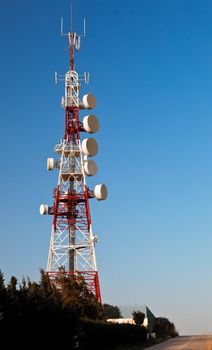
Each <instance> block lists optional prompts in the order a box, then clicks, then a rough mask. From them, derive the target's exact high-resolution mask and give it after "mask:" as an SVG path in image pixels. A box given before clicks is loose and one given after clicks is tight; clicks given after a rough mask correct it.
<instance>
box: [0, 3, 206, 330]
mask: <svg viewBox="0 0 212 350" xmlns="http://www.w3.org/2000/svg"><path fill="white" fill-rule="evenodd" d="M60 17H64V30H68V29H69V28H70V27H69V25H70V6H69V1H68V0H63V1H61V0H60V1H59V0H55V1H49V0H45V1H41V0H37V1H32V0H27V1H26V0H20V1H15V0H10V1H7V2H6V1H5V2H1V5H0V42H1V55H0V101H1V103H0V115H1V128H0V131H1V137H0V146H1V173H0V176H1V210H0V220H1V230H0V268H1V269H2V271H3V272H4V274H5V278H6V280H8V278H9V277H10V276H11V275H12V274H14V275H16V276H17V277H18V278H19V280H21V279H22V277H23V276H27V275H28V276H30V278H31V279H32V280H38V278H39V268H40V267H43V268H45V267H46V261H47V255H48V247H49V240H50V231H51V219H52V218H51V217H41V216H40V215H39V205H40V204H41V203H48V204H50V205H51V203H52V191H53V188H54V187H55V186H56V183H57V174H56V172H52V173H48V172H47V171H46V158H47V157H53V156H54V154H53V148H54V145H55V144H56V143H57V142H58V141H59V139H60V138H61V137H62V134H63V125H64V124H63V121H64V112H63V110H62V108H61V107H60V99H61V96H62V95H63V91H64V90H63V89H64V87H63V84H60V85H57V86H55V85H54V71H55V70H57V71H58V72H59V73H61V74H63V73H65V72H66V71H67V69H68V51H67V50H66V48H67V46H68V44H67V42H66V40H65V39H64V38H61V37H60ZM83 17H86V19H87V36H86V39H85V40H83V42H82V47H81V50H80V53H79V54H77V57H76V70H77V71H78V72H79V73H82V72H84V71H89V72H90V74H91V81H90V84H89V86H84V87H83V88H82V94H84V93H85V92H92V93H94V94H95V95H96V97H97V108H96V110H95V114H96V115H97V116H98V118H99V120H100V123H101V129H100V131H99V133H98V134H96V139H97V140H98V143H99V153H98V156H97V157H96V161H97V164H98V168H99V172H98V174H97V175H96V177H95V178H94V179H91V180H89V185H90V187H91V188H92V186H94V184H95V183H101V182H103V183H106V184H107V185H108V188H109V197H108V200H107V201H105V202H100V203H99V202H95V201H92V203H91V211H92V220H93V227H94V231H95V232H96V233H97V234H98V236H99V238H100V242H99V244H98V245H97V247H96V255H97V264H98V268H99V274H100V283H101V291H102V298H103V302H107V303H111V304H115V305H134V304H137V305H139V304H141V305H143V304H147V305H148V306H149V308H150V309H151V310H152V312H153V313H154V314H155V315H156V316H166V317H168V318H169V319H170V320H172V321H173V322H174V323H175V325H176V327H177V328H178V330H179V331H180V333H181V334H186V333H187V334H189V333H190V334H192V333H193V334H197V333H207V332H212V297H211V296H212V278H211V276H212V274H211V267H212V254H211V246H212V235H211V233H212V216H211V210H212V164H211V154H212V139H211V133H212V99H211V92H212V2H211V1H209V0H204V1H202V0H131V1H129V0H125V1H122V2H121V1H114V0H113V1H112V0H107V1H106V0H90V1H86V0H73V26H74V30H76V31H77V32H81V31H82V18H83ZM81 117H83V113H82V114H81Z"/></svg>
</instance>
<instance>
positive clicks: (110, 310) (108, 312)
mask: <svg viewBox="0 0 212 350" xmlns="http://www.w3.org/2000/svg"><path fill="white" fill-rule="evenodd" d="M103 316H104V319H105V320H106V319H108V318H122V315H121V311H120V309H119V308H118V306H113V305H110V304H103Z"/></svg>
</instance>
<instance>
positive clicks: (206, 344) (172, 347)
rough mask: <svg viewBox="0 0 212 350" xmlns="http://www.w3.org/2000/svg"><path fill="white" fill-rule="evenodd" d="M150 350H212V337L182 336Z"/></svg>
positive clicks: (149, 349)
mask: <svg viewBox="0 0 212 350" xmlns="http://www.w3.org/2000/svg"><path fill="white" fill-rule="evenodd" d="M148 350H212V336H211V335H199V336H197V335H196V336H184V337H183V336H182V337H177V338H174V339H170V340H167V341H165V342H164V343H161V344H158V345H154V346H151V347H149V348H148Z"/></svg>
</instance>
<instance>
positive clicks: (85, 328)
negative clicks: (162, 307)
mask: <svg viewBox="0 0 212 350" xmlns="http://www.w3.org/2000/svg"><path fill="white" fill-rule="evenodd" d="M117 316H118V317H121V312H120V310H119V308H118V307H117V306H113V305H109V304H103V306H102V305H100V304H99V303H98V301H97V299H96V298H95V296H94V295H93V294H92V293H90V292H89V291H88V289H87V287H86V283H85V281H84V280H83V278H82V279H81V280H80V281H78V282H77V281H76V280H75V279H74V278H72V279H70V278H66V277H65V276H64V274H63V272H62V271H61V273H59V274H58V276H57V287H56V286H55V285H53V284H52V283H51V282H50V280H49V276H48V274H46V273H45V272H44V271H43V270H41V275H40V281H39V283H37V282H32V281H30V279H29V278H27V280H26V279H23V280H22V282H21V283H20V284H18V281H17V279H16V277H14V276H12V277H11V279H10V282H9V283H8V284H7V285H5V282H4V275H3V274H2V273H1V272H0V334H1V341H2V343H4V344H5V345H4V346H5V348H7V347H13V346H20V347H21V348H28V347H29V346H30V347H31V346H32V345H33V347H35V348H36V347H39V348H41V347H44V346H46V347H48V348H49V347H50V346H53V347H56V346H60V347H61V346H66V347H67V349H79V350H81V349H89V348H91V349H94V350H98V349H102V350H103V349H112V348H115V347H117V346H121V345H123V346H124V345H126V344H132V345H136V344H145V342H146V339H147V330H146V328H145V327H142V326H141V325H140V324H139V321H137V322H138V324H136V325H129V324H113V323H108V322H106V319H107V318H117ZM138 316H142V317H143V315H140V314H135V315H134V317H135V318H136V317H137V319H138ZM165 320H167V319H164V318H160V319H157V323H156V328H155V332H156V333H157V334H158V335H160V337H161V336H162V337H164V338H166V337H167V336H176V333H174V332H173V329H175V328H173V327H174V325H173V327H169V326H167V325H168V324H169V323H167V322H165ZM168 322H169V321H168ZM172 328H173V329H172ZM170 331H171V333H170ZM168 333H169V334H168Z"/></svg>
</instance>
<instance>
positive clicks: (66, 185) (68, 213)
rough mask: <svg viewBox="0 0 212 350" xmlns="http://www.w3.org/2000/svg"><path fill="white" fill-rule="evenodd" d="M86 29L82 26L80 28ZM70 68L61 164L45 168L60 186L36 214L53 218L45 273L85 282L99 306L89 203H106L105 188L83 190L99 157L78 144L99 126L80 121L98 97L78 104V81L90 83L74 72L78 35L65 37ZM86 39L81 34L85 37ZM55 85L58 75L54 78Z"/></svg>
mask: <svg viewBox="0 0 212 350" xmlns="http://www.w3.org/2000/svg"><path fill="white" fill-rule="evenodd" d="M84 28H85V26H84ZM61 34H62V35H67V36H68V40H69V44H70V68H69V71H68V72H67V73H66V74H65V77H64V78H63V79H64V80H65V96H64V97H62V103H61V104H62V107H63V108H64V110H65V127H64V137H63V139H62V140H61V143H59V144H57V145H56V146H55V152H56V153H57V154H59V159H57V160H55V159H53V158H48V160H47V169H48V170H53V169H58V170H59V175H58V184H57V187H56V188H55V189H54V192H53V206H51V207H48V205H46V204H42V205H41V206H40V214H41V215H46V214H50V215H52V216H53V223H52V231H51V240H50V247H49V255H48V263H47V272H48V274H49V276H50V278H51V279H52V280H54V279H55V277H56V276H57V274H58V271H61V268H62V271H64V274H65V275H66V276H68V277H70V276H72V277H74V278H76V279H80V278H82V276H83V278H84V279H85V281H86V283H87V287H88V289H89V290H90V291H92V292H93V293H94V295H95V296H96V297H97V299H98V301H99V302H100V303H101V294H100V286H99V278H98V271H97V265H96V257H95V243H96V241H97V237H96V236H95V235H94V234H93V231H92V224H91V215H90V208H89V199H91V198H94V197H96V199H98V200H103V199H106V197H107V188H106V186H105V185H103V184H99V185H96V186H95V188H94V190H93V191H92V190H90V189H89V188H88V187H87V185H86V176H93V175H95V174H96V172H97V166H96V163H95V162H94V161H93V160H91V159H90V157H92V156H94V155H96V154H97V152H98V145H97V142H96V140H95V139H94V138H86V139H84V140H83V141H82V142H81V137H80V136H81V132H88V133H93V132H96V131H98V129H99V122H98V119H97V118H96V116H95V115H93V114H89V115H87V116H85V117H84V118H83V121H82V122H81V121H80V118H79V114H80V113H79V111H80V110H86V109H92V108H95V106H96V98H95V96H94V95H92V94H90V93H88V94H87V95H84V96H83V98H82V100H81V99H80V96H79V89H80V82H81V81H85V82H86V83H88V79H89V75H88V74H87V73H84V75H83V76H79V75H78V73H77V72H76V71H75V65H74V54H75V51H76V50H77V51H78V50H79V48H80V39H81V35H77V34H76V33H75V32H69V33H67V34H63V33H62V29H61ZM83 36H84V35H83ZM56 80H62V76H59V75H57V74H56Z"/></svg>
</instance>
